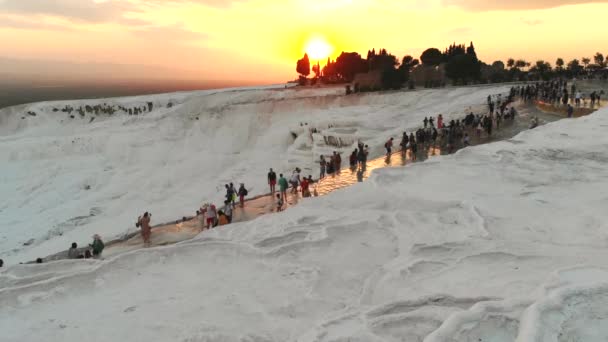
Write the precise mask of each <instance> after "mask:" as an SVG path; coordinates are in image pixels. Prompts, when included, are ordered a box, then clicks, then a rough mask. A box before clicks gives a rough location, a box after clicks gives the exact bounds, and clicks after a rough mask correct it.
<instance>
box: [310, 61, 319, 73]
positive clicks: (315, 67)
mask: <svg viewBox="0 0 608 342" xmlns="http://www.w3.org/2000/svg"><path fill="white" fill-rule="evenodd" d="M312 72H314V73H315V76H316V77H321V65H320V64H319V62H318V61H317V64H316V65H313V66H312Z"/></svg>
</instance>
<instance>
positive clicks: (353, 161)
mask: <svg viewBox="0 0 608 342" xmlns="http://www.w3.org/2000/svg"><path fill="white" fill-rule="evenodd" d="M357 155H358V151H357V149H355V150H354V151H353V153H351V154H350V157H349V158H348V161H349V163H350V168H351V169H355V168H356V167H357Z"/></svg>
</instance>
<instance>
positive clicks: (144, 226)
mask: <svg viewBox="0 0 608 342" xmlns="http://www.w3.org/2000/svg"><path fill="white" fill-rule="evenodd" d="M151 217H152V215H151V214H150V213H148V212H147V211H146V212H145V213H144V216H140V217H139V218H138V220H137V225H136V226H137V227H139V228H140V229H141V237H142V239H143V240H144V246H148V245H149V244H150V236H151V235H152V228H151V227H150V219H151Z"/></svg>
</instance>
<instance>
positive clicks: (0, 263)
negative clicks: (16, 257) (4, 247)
mask: <svg viewBox="0 0 608 342" xmlns="http://www.w3.org/2000/svg"><path fill="white" fill-rule="evenodd" d="M2 267H4V260H2V259H0V268H2Z"/></svg>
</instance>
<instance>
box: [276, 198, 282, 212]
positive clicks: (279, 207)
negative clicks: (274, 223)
mask: <svg viewBox="0 0 608 342" xmlns="http://www.w3.org/2000/svg"><path fill="white" fill-rule="evenodd" d="M277 211H283V198H281V195H280V194H277Z"/></svg>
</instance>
